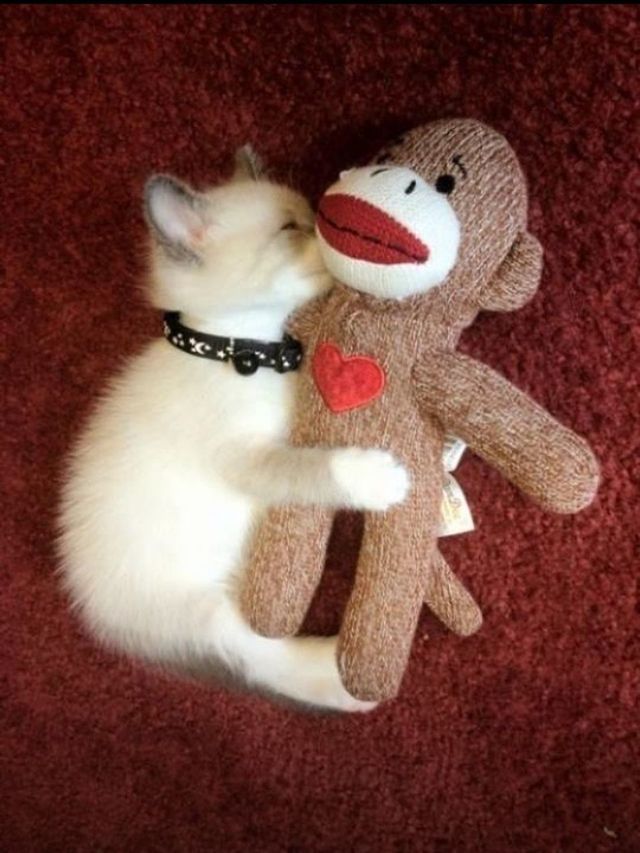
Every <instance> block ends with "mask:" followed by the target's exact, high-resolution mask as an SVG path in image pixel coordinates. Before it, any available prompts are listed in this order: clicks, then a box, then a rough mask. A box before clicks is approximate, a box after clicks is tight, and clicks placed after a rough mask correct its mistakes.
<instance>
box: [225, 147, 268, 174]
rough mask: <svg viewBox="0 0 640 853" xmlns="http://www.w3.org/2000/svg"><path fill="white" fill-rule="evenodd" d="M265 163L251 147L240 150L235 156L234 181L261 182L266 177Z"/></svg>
mask: <svg viewBox="0 0 640 853" xmlns="http://www.w3.org/2000/svg"><path fill="white" fill-rule="evenodd" d="M265 173H266V170H265V167H264V163H263V162H262V160H261V159H260V157H259V156H258V155H257V154H256V152H255V151H254V150H253V148H252V147H251V145H243V146H242V148H238V150H237V151H236V156H235V169H234V171H233V180H234V181H259V180H260V178H263V177H264V176H265Z"/></svg>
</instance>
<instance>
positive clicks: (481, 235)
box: [242, 120, 598, 699]
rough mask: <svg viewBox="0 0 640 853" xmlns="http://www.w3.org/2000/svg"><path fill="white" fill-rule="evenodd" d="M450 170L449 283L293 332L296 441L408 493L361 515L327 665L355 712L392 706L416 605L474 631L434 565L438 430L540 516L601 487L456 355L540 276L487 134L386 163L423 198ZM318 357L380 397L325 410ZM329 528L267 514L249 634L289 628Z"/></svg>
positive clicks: (402, 147)
mask: <svg viewBox="0 0 640 853" xmlns="http://www.w3.org/2000/svg"><path fill="white" fill-rule="evenodd" d="M453 157H456V158H459V160H460V161H461V162H462V163H463V164H464V169H465V172H466V176H465V177H464V179H461V180H459V181H458V183H457V185H456V188H455V191H454V192H453V193H452V194H451V197H450V202H451V204H452V206H453V207H454V209H455V212H456V214H457V216H458V219H459V221H460V224H461V231H462V240H461V245H460V251H459V255H458V261H457V263H456V265H455V267H454V268H453V270H452V272H451V273H450V274H449V276H448V278H447V279H446V281H445V282H444V283H443V284H442V285H441V286H439V287H436V288H434V289H432V290H430V291H428V292H427V293H426V294H425V295H422V296H418V297H410V298H408V299H405V300H389V299H379V298H375V297H373V296H369V295H366V294H362V293H360V292H358V291H355V290H353V289H350V288H348V287H346V286H345V285H343V284H338V285H337V286H336V287H335V288H334V289H333V291H332V292H331V293H330V294H329V295H328V296H327V297H326V298H324V299H322V300H321V301H318V302H316V303H314V304H312V305H310V306H308V307H307V308H306V309H305V310H303V312H302V313H301V314H300V315H299V316H298V317H297V318H296V321H295V323H294V329H295V332H296V334H297V335H298V336H300V337H301V338H302V340H303V341H304V343H305V345H306V348H307V353H308V358H307V360H306V364H305V366H304V368H303V370H302V372H301V376H300V381H299V399H298V401H297V407H296V412H297V418H296V423H295V425H294V428H293V433H292V442H293V443H294V444H296V445H324V446H346V445H356V446H361V447H383V448H386V449H388V450H390V451H391V452H392V453H393V454H394V455H395V456H396V457H397V458H398V459H400V460H401V461H402V462H403V463H404V464H405V466H406V467H407V469H408V470H409V472H410V474H411V478H412V488H411V492H410V494H409V496H408V498H407V499H406V501H405V502H404V503H403V504H402V505H400V506H397V507H395V508H393V509H392V510H390V511H388V512H387V513H384V514H382V513H367V514H366V515H365V528H364V535H363V542H362V548H361V553H360V559H359V563H358V567H357V571H356V580H355V584H354V589H353V592H352V595H351V597H350V600H349V602H348V605H347V608H346V611H345V615H344V620H343V625H342V629H341V635H340V652H339V664H340V670H341V673H342V676H343V680H344V683H345V686H346V687H347V689H348V690H349V691H350V692H351V693H352V694H353V695H354V696H357V697H358V698H362V699H386V698H390V697H392V696H393V695H395V693H396V692H397V690H398V687H399V684H400V681H401V678H402V674H403V672H404V669H405V665H406V661H407V657H408V654H409V649H410V645H411V640H412V636H413V633H414V630H415V625H416V622H417V618H418V614H419V610H420V606H421V602H422V599H423V596H425V594H428V595H429V596H430V597H431V599H432V604H433V605H434V608H433V609H434V610H435V611H436V612H439V613H440V614H443V615H444V616H445V617H446V618H449V619H450V618H451V617H450V612H449V611H448V609H447V608H448V605H447V599H448V598H449V600H450V598H451V596H453V597H454V598H456V599H457V598H458V597H459V596H460V593H461V592H462V600H463V601H466V604H467V606H468V607H469V612H470V613H471V614H472V615H471V617H470V623H469V624H471V625H474V624H477V621H478V618H479V613H478V612H474V606H473V605H474V602H473V600H472V599H471V598H470V596H468V594H467V596H465V595H464V592H465V591H464V588H462V587H460V586H458V584H457V583H456V582H455V579H453V578H452V576H451V574H450V571H448V570H447V567H446V564H444V563H443V562H442V561H441V558H440V557H439V555H438V554H437V551H436V535H437V527H438V521H439V513H440V500H441V494H442V482H443V466H442V448H443V437H444V432H445V430H447V431H450V432H453V433H455V434H457V435H459V436H460V437H461V438H463V439H464V440H465V441H466V442H467V443H468V444H469V446H470V447H471V448H472V449H474V450H475V449H477V450H478V452H479V453H480V454H481V455H483V456H484V457H485V458H486V459H487V460H488V461H489V462H490V463H491V464H493V465H495V466H497V467H498V468H499V469H500V470H501V471H502V472H503V473H504V474H505V476H507V477H509V478H510V479H512V480H513V481H514V482H515V483H517V484H518V485H519V486H520V487H521V488H523V489H524V490H525V491H526V492H527V493H528V494H530V495H531V496H532V497H533V498H534V499H536V500H538V501H539V502H540V503H542V504H543V505H544V506H547V507H549V508H552V509H556V510H559V511H575V510H577V509H579V508H580V507H581V506H584V505H585V504H587V503H588V502H589V501H590V500H591V498H592V496H593V494H594V492H595V488H596V486H597V479H598V467H597V463H596V462H595V460H594V458H593V456H592V454H591V451H590V450H589V448H588V447H587V445H586V444H585V443H584V442H583V441H582V440H581V439H579V438H577V437H576V436H574V435H573V433H571V432H570V431H568V430H566V429H564V428H563V427H561V426H559V425H558V424H557V423H556V422H555V421H554V420H553V418H552V417H551V416H550V415H548V414H546V413H545V412H544V411H543V410H542V409H541V408H540V407H539V406H537V405H536V404H535V403H533V401H531V400H530V399H529V398H527V397H526V395H524V394H522V393H521V392H519V391H517V390H516V389H515V388H513V386H511V385H509V383H508V382H506V380H503V379H501V378H500V377H499V376H498V375H497V374H495V373H494V372H493V371H490V370H489V369H488V368H485V367H484V366H483V365H480V364H477V363H476V362H474V361H473V360H471V359H468V358H465V357H462V356H459V355H457V354H454V352H453V350H454V349H455V347H456V344H457V342H458V339H459V337H460V334H461V332H462V330H463V329H464V328H465V327H466V326H467V325H469V323H471V322H472V321H473V319H474V317H475V316H476V314H477V312H478V311H479V310H481V309H482V308H492V309H493V310H509V309H510V308H513V307H517V306H518V305H520V304H522V303H523V302H524V301H526V299H527V298H529V297H530V296H531V295H532V293H533V292H534V291H535V287H536V286H537V283H538V281H539V276H540V266H541V251H540V248H539V246H538V244H537V241H535V239H534V238H532V237H530V235H528V234H526V186H525V181H524V177H523V175H522V172H521V170H520V167H519V165H518V162H517V160H516V158H515V155H514V153H513V151H512V150H511V148H510V147H509V145H508V144H507V142H506V141H505V140H504V138H503V137H501V136H500V135H499V134H498V133H496V132H495V131H493V130H491V129H490V128H487V127H485V126H484V125H482V124H480V123H478V122H475V121H470V120H453V121H441V122H435V123H433V124H430V125H427V126H426V127H423V128H418V129H416V130H414V131H412V132H411V133H409V134H407V135H406V136H405V137H404V138H403V140H401V141H400V142H399V143H398V144H397V145H396V146H394V147H392V148H391V153H390V159H391V160H392V161H393V162H396V163H402V164H404V165H408V166H410V167H411V168H413V169H414V170H415V171H416V172H418V173H419V174H420V175H421V176H422V177H423V178H424V179H425V180H426V181H428V182H430V183H432V184H435V182H436V180H437V178H438V176H440V175H441V174H443V173H446V172H450V171H451V164H452V160H453ZM327 342H330V343H332V344H334V345H336V346H337V347H338V348H339V349H340V350H341V352H342V353H343V354H344V355H345V356H352V355H356V354H357V355H366V356H369V357H372V358H375V359H376V360H377V362H378V363H379V364H380V365H381V366H382V368H383V370H384V373H385V376H386V384H385V388H384V392H383V394H382V395H381V396H380V397H378V398H377V399H375V400H373V401H372V402H370V403H369V404H367V405H366V406H363V407H362V408H358V409H352V410H350V411H346V412H342V413H339V414H335V413H333V412H332V411H330V410H329V409H328V408H327V406H326V405H325V404H324V402H323V400H322V398H321V396H320V394H319V392H318V389H317V388H316V386H315V384H314V381H313V376H312V372H311V361H312V357H313V354H314V352H316V350H317V347H318V346H319V345H320V344H323V343H327ZM330 526H331V513H329V512H327V511H324V510H317V509H315V510H314V509H312V510H310V509H300V508H289V507H285V508H277V509H274V510H272V511H271V512H270V513H269V516H268V519H267V521H266V523H265V525H264V527H263V528H262V530H261V531H259V534H258V536H257V537H256V540H255V551H254V554H253V556H252V560H251V565H250V570H249V574H248V578H247V581H246V586H245V589H244V591H243V596H242V606H243V609H244V612H245V614H246V615H247V617H248V618H249V620H250V622H251V623H252V625H254V627H255V628H256V629H257V630H260V631H262V632H264V633H267V634H279V633H283V632H284V633H286V632H290V631H294V630H297V629H298V628H299V626H300V624H301V622H302V619H303V617H304V614H305V612H306V609H307V607H308V605H309V603H310V599H311V596H312V595H313V591H314V589H315V587H316V584H317V582H318V579H319V577H320V573H321V571H322V568H323V563H324V555H325V545H326V540H327V538H328V535H329V530H330ZM443 590H445V592H443ZM446 590H448V592H446ZM461 610H462V611H464V607H463V608H461ZM448 614H449V615H448ZM474 620H475V621H474ZM452 621H453V622H454V623H455V622H456V618H453V620H452ZM463 621H464V615H463ZM464 632H465V631H464V630H463V631H462V633H464ZM467 632H468V631H467Z"/></svg>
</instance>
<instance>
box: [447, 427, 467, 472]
mask: <svg viewBox="0 0 640 853" xmlns="http://www.w3.org/2000/svg"><path fill="white" fill-rule="evenodd" d="M466 448H467V445H466V444H465V443H464V441H463V440H462V439H461V438H456V436H455V435H445V437H444V448H443V450H442V462H443V464H444V470H445V471H455V470H456V468H457V467H458V464H459V463H460V460H461V459H462V454H463V453H464V452H465V450H466Z"/></svg>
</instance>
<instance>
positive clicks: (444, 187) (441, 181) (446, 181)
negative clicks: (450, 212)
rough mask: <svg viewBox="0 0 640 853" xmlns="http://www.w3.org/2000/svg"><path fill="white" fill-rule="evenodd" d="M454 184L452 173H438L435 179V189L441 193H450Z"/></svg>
mask: <svg viewBox="0 0 640 853" xmlns="http://www.w3.org/2000/svg"><path fill="white" fill-rule="evenodd" d="M455 185H456V179H455V178H454V177H453V175H440V177H439V178H438V180H437V181H436V190H437V191H438V192H439V193H443V195H450V194H451V193H452V192H453V189H454V187H455Z"/></svg>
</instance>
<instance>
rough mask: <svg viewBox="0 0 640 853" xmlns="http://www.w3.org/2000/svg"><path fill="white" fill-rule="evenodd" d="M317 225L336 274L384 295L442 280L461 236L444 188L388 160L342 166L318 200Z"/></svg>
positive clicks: (397, 294) (403, 293)
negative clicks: (380, 162) (348, 166)
mask: <svg viewBox="0 0 640 853" xmlns="http://www.w3.org/2000/svg"><path fill="white" fill-rule="evenodd" d="M316 228H317V232H318V237H319V240H320V249H321V252H322V255H323V258H324V261H325V263H326V265H327V267H328V269H329V271H330V272H331V273H332V275H333V276H335V278H337V279H338V280H339V281H341V282H343V283H344V284H346V285H348V286H349V287H353V288H355V289H356V290H361V291H365V292H367V293H371V294H373V295H374V296H380V297H384V298H388V299H402V298H404V297H406V296H411V295H413V294H417V293H425V292H426V291H427V290H429V289H431V288H432V287H436V286H437V285H439V284H441V283H442V282H443V281H444V280H445V279H446V277H447V275H448V274H449V272H450V271H451V269H452V267H453V265H454V264H455V262H456V257H457V253H458V246H459V243H460V225H459V222H458V218H457V216H456V214H455V212H454V210H453V208H452V206H451V205H450V203H449V201H448V200H447V197H446V194H444V193H443V192H440V191H438V190H437V189H436V187H435V186H432V185H431V184H429V183H427V182H426V181H425V180H423V178H421V177H420V176H419V175H418V174H416V172H414V171H412V170H411V169H409V168H406V167H404V166H396V165H392V164H387V165H374V166H368V167H366V168H361V169H351V170H349V171H348V172H343V173H342V174H341V176H340V180H339V181H338V182H337V183H336V184H334V185H333V186H332V187H330V188H329V189H328V190H327V192H326V193H325V195H324V196H323V197H322V199H321V200H320V205H319V208H318V218H317V223H316Z"/></svg>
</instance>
